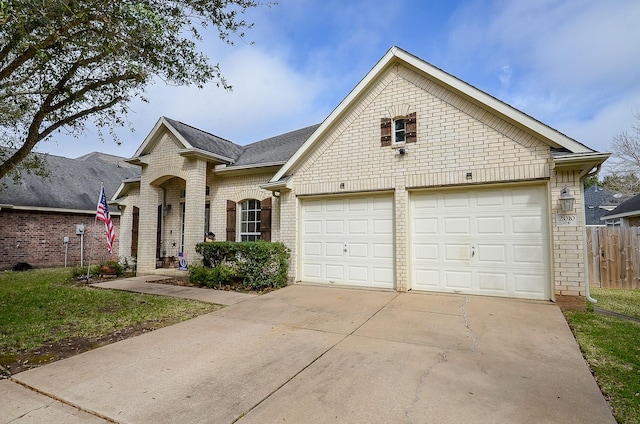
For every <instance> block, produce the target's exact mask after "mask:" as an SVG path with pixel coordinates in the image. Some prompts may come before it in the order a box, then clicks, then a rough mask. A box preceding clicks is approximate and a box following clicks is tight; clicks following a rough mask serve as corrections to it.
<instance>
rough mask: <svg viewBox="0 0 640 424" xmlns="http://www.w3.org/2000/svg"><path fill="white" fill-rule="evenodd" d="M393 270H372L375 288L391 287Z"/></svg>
mask: <svg viewBox="0 0 640 424" xmlns="http://www.w3.org/2000/svg"><path fill="white" fill-rule="evenodd" d="M393 281H394V270H393V269H390V268H373V282H374V284H375V286H376V287H380V286H382V287H388V286H389V285H393Z"/></svg>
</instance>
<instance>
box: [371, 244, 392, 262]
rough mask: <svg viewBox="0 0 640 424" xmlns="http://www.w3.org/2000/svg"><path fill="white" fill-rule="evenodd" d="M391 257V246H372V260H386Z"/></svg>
mask: <svg viewBox="0 0 640 424" xmlns="http://www.w3.org/2000/svg"><path fill="white" fill-rule="evenodd" d="M392 257H393V244H391V243H387V244H384V243H376V244H374V245H373V258H374V259H387V258H392Z"/></svg>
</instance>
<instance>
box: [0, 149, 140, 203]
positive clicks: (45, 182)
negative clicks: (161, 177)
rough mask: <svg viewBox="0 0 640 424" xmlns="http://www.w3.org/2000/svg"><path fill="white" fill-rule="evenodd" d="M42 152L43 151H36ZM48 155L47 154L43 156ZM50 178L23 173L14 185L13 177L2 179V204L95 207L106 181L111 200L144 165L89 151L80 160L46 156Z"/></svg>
mask: <svg viewBox="0 0 640 424" xmlns="http://www.w3.org/2000/svg"><path fill="white" fill-rule="evenodd" d="M36 154H39V153H36ZM43 156H45V155H43ZM45 161H46V163H47V167H48V169H49V171H50V173H51V174H50V176H49V177H44V178H43V177H38V176H35V175H29V174H23V175H22V181H21V182H20V183H19V184H17V185H16V184H14V183H13V180H12V179H11V178H10V177H5V178H3V179H1V180H0V184H4V185H6V187H5V188H3V189H2V190H0V204H5V205H13V206H27V207H43V208H56V209H72V210H95V209H96V206H97V204H98V197H99V195H100V183H104V189H105V194H106V196H107V199H110V198H111V196H113V194H114V193H115V191H116V190H117V189H118V187H119V186H120V183H121V182H122V180H124V179H125V178H132V177H136V176H139V175H140V168H139V167H138V166H135V165H130V164H128V163H126V162H124V158H121V157H118V156H112V155H107V154H104V153H96V152H94V153H89V154H87V155H84V156H81V157H79V158H77V159H69V158H64V157H61V156H54V155H46V157H45Z"/></svg>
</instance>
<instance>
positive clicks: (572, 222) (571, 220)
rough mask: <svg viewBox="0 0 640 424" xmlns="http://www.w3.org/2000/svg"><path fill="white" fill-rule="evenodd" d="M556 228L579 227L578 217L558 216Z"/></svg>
mask: <svg viewBox="0 0 640 424" xmlns="http://www.w3.org/2000/svg"><path fill="white" fill-rule="evenodd" d="M556 226H558V227H577V226H578V217H577V215H556Z"/></svg>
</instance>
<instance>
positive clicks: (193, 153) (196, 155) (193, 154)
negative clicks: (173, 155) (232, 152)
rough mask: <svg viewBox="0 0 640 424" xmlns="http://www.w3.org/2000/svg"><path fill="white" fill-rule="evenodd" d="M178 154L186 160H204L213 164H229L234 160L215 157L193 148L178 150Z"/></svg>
mask: <svg viewBox="0 0 640 424" xmlns="http://www.w3.org/2000/svg"><path fill="white" fill-rule="evenodd" d="M178 154H179V155H180V156H182V157H185V158H188V159H204V160H206V161H207V162H211V163H213V164H216V165H218V164H231V163H233V162H234V160H233V159H232V158H230V157H227V156H222V155H217V154H215V153H211V152H207V151H205V150H202V149H197V148H194V147H191V148H187V149H180V150H178Z"/></svg>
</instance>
